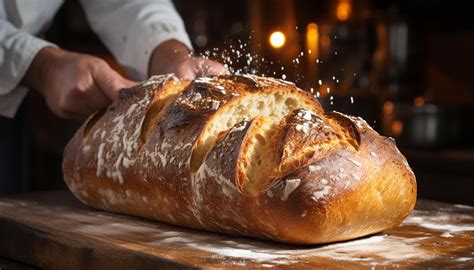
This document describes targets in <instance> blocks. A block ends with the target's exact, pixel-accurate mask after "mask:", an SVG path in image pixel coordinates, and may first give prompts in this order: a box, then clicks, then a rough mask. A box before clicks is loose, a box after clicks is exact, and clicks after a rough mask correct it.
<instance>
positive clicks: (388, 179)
mask: <svg viewBox="0 0 474 270" xmlns="http://www.w3.org/2000/svg"><path fill="white" fill-rule="evenodd" d="M63 173H64V179H65V181H66V183H67V184H68V186H69V188H70V189H71V191H72V192H73V193H74V195H75V196H76V197H78V198H79V199H80V200H81V201H82V202H84V203H86V204H88V205H91V206H93V207H97V208H100V209H105V210H108V211H113V212H119V213H125V214H130V215H136V216H141V217H145V218H150V219H155V220H159V221H163V222H168V223H172V224H176V225H180V226H186V227H191V228H198V229H205V230H209V231H216V232H223V233H229V234H235V235H248V236H254V237H260V238H267V239H272V240H276V241H281V242H287V243H302V244H313V243H326V242H332V241H340V240H346V239H351V238H355V237H360V236H364V235H367V234H372V233H376V232H379V231H382V230H384V229H388V228H390V227H393V226H396V225H398V224H399V223H401V221H402V220H403V219H404V218H405V217H406V216H408V214H409V213H410V212H411V211H412V209H413V207H414V204H415V201H416V182H415V177H414V175H413V173H412V171H411V169H410V168H409V166H408V164H407V163H406V160H405V158H404V157H403V156H402V155H401V154H400V152H398V150H397V148H396V146H395V144H394V142H393V141H392V140H390V139H387V138H384V137H382V136H380V135H378V134H377V133H376V132H375V131H374V130H372V129H371V128H370V126H369V125H367V123H365V121H363V120H362V119H360V118H355V117H351V116H346V115H344V114H341V113H337V112H330V113H325V112H324V110H323V109H322V107H321V106H320V104H319V102H318V101H317V100H315V99H314V98H313V97H312V96H311V95H310V94H309V93H307V92H304V91H302V90H300V89H298V88H297V87H296V86H295V85H294V84H292V83H289V82H286V81H282V80H278V79H273V78H264V77H257V76H251V75H224V76H213V77H201V78H197V79H196V80H194V81H186V80H179V79H178V78H176V77H174V76H173V75H163V76H154V77H152V78H150V80H148V81H146V82H144V83H142V84H141V85H139V86H137V87H135V88H132V89H126V90H122V91H121V92H120V95H119V99H118V100H116V101H114V103H113V104H111V105H110V106H109V107H108V108H107V109H104V110H102V111H99V112H98V113H96V114H95V115H93V116H91V117H90V118H89V119H88V121H86V123H85V124H84V125H83V126H82V127H81V129H80V130H78V131H77V132H76V134H75V135H74V137H73V138H72V139H71V141H70V142H69V144H68V146H67V147H66V149H65V152H64V158H63Z"/></svg>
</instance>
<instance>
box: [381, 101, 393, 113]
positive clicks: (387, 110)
mask: <svg viewBox="0 0 474 270" xmlns="http://www.w3.org/2000/svg"><path fill="white" fill-rule="evenodd" d="M383 111H384V112H385V113H386V114H391V113H393V103H392V102H390V101H386V102H385V103H384V104H383Z"/></svg>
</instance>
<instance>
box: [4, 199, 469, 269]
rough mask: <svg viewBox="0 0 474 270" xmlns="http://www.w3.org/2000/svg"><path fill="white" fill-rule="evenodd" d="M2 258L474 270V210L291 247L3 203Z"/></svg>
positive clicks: (51, 205) (63, 205) (71, 205)
mask: <svg viewBox="0 0 474 270" xmlns="http://www.w3.org/2000/svg"><path fill="white" fill-rule="evenodd" d="M0 257H5V258H8V259H11V260H15V261H19V262H22V263H25V264H29V265H33V266H38V267H43V268H54V269H124V268H125V269H134V268H136V269H193V268H202V269H257V268H259V269H267V268H277V269H319V268H320V269H328V268H331V269H345V268H350V269H359V268H360V269H381V268H384V269H390V268H404V269H406V268H427V267H433V268H452V269H457V268H460V269H461V268H462V269H465V268H470V269H472V268H474V207H470V206H465V205H453V204H446V203H439V202H433V201H424V200H420V201H419V202H418V204H417V206H416V210H415V211H414V213H413V214H412V216H410V217H409V218H408V219H407V220H406V221H405V222H404V223H403V224H402V225H401V226H399V227H397V228H394V229H392V230H388V231H386V232H383V233H380V234H377V235H373V236H369V237H365V238H360V239H357V240H353V241H348V242H342V243H336V244H329V245H321V246H314V245H313V246H293V245H283V244H279V243H275V242H271V241H262V240H257V239H251V238H245V237H235V236H227V235H221V234H215V233H207V232H202V231H196V230H191V229H185V228H180V227H176V226H172V225H167V224H162V223H158V222H154V221H148V220H144V219H140V218H134V217H130V216H124V215H118V214H112V213H107V212H103V211H98V210H94V209H92V208H89V207H86V206H84V205H82V204H81V203H80V202H78V201H77V200H76V199H75V198H74V197H73V196H72V195H71V193H69V192H66V191H60V192H47V193H36V194H26V195H15V196H10V197H3V198H0Z"/></svg>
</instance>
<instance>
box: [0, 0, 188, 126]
mask: <svg viewBox="0 0 474 270" xmlns="http://www.w3.org/2000/svg"><path fill="white" fill-rule="evenodd" d="M63 2H64V0H0V44H1V46H0V115H2V116H6V117H13V116H14V115H15V113H16V111H17V109H18V107H19V105H20V103H21V101H22V100H23V98H24V96H25V95H26V93H27V89H26V88H25V87H22V86H20V85H19V83H20V81H21V80H22V78H23V76H24V75H25V73H26V71H27V70H28V68H29V66H30V64H31V62H32V60H33V58H34V56H35V55H36V53H37V52H38V51H39V50H40V49H42V48H43V47H45V46H55V45H54V44H51V43H49V42H47V41H45V40H42V39H40V38H37V37H36V36H38V35H41V34H42V33H44V31H46V29H47V27H48V26H49V24H50V23H51V21H52V19H53V17H54V15H55V14H56V12H57V11H58V9H59V8H60V6H61V5H62V4H63ZM80 2H81V4H82V7H83V8H84V10H85V13H86V16H87V19H88V21H89V23H90V25H91V27H92V29H93V30H94V32H96V33H97V34H98V36H99V37H100V39H101V40H102V41H103V42H104V44H105V45H106V46H107V48H108V49H109V50H110V51H111V52H112V54H113V55H114V56H115V58H116V59H117V61H118V62H119V63H120V64H122V65H123V66H124V67H125V69H126V70H127V71H128V72H129V74H130V76H131V77H132V78H133V79H135V80H144V79H146V77H147V76H148V61H149V58H150V56H151V53H152V52H153V50H154V48H155V47H156V46H158V45H159V44H160V43H161V42H163V41H166V40H169V39H176V40H178V41H180V42H182V43H184V44H185V45H186V46H188V48H190V49H192V45H191V42H190V40H189V37H188V35H187V34H186V30H185V28H184V24H183V21H182V19H181V17H180V16H179V15H178V13H177V12H176V10H175V8H174V6H173V4H172V3H171V0H80Z"/></svg>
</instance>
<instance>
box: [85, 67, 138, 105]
mask: <svg viewBox="0 0 474 270" xmlns="http://www.w3.org/2000/svg"><path fill="white" fill-rule="evenodd" d="M94 82H95V84H96V85H97V86H98V88H99V89H100V90H101V91H102V93H104V95H105V96H106V97H108V98H109V99H111V100H115V99H116V98H117V97H118V92H119V91H120V90H121V89H124V88H130V87H133V86H135V85H137V84H138V82H135V81H131V80H128V79H126V78H124V77H122V75H120V74H119V73H117V72H116V71H115V70H113V69H112V68H110V67H107V68H102V69H98V70H97V71H96V72H95V74H94Z"/></svg>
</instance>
